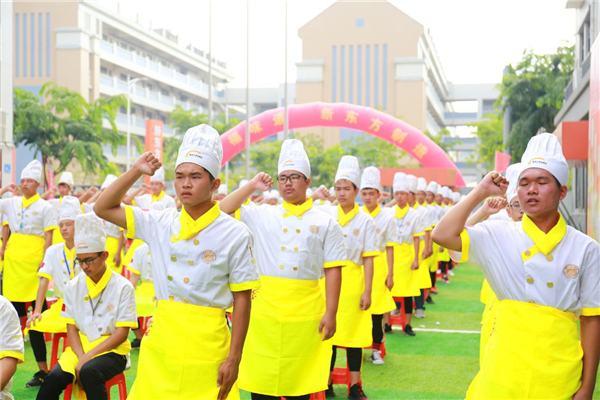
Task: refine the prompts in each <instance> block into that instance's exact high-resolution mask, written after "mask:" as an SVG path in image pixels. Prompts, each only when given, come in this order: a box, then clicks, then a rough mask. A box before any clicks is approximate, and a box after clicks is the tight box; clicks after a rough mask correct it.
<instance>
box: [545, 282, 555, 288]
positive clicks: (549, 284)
mask: <svg viewBox="0 0 600 400" xmlns="http://www.w3.org/2000/svg"><path fill="white" fill-rule="evenodd" d="M546 285H548V287H549V288H553V287H554V282H548V283H547V284H546Z"/></svg>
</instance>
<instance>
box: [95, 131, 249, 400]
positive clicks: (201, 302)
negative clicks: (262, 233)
mask: <svg viewBox="0 0 600 400" xmlns="http://www.w3.org/2000/svg"><path fill="white" fill-rule="evenodd" d="M222 159H223V147H222V144H221V138H220V137H219V134H218V132H217V131H216V130H215V129H214V128H212V127H210V126H208V125H198V126H194V127H192V128H190V129H188V130H187V132H186V133H185V136H184V138H183V142H182V144H181V146H180V147H179V151H178V155H177V160H176V162H175V191H176V193H177V197H178V198H179V200H180V202H181V204H182V205H183V208H182V210H181V212H180V213H179V212H177V210H176V209H173V208H167V209H165V210H163V211H154V210H146V211H145V210H142V209H140V208H138V207H131V206H126V207H123V206H121V199H122V198H123V196H124V195H125V193H127V191H128V190H129V189H130V188H131V187H132V186H133V185H134V184H135V182H136V181H137V180H138V179H139V178H141V177H142V176H143V175H150V176H151V175H152V174H154V173H155V172H156V170H157V169H159V168H160V167H161V163H160V161H159V160H158V159H157V158H156V157H155V156H154V155H153V154H152V153H151V152H146V153H144V154H143V155H142V156H140V157H139V158H138V160H137V161H136V162H135V164H134V165H133V167H132V168H131V169H129V170H128V171H127V172H125V173H124V174H123V175H121V177H120V178H119V179H117V180H116V181H115V182H114V183H113V184H112V185H110V186H109V187H108V188H107V189H106V190H105V191H104V193H102V195H101V196H100V198H99V199H98V201H97V202H96V204H95V206H94V210H95V211H96V213H97V214H98V215H99V216H100V217H101V218H104V219H106V220H108V221H110V222H112V223H114V224H117V225H118V226H120V227H122V228H126V229H127V235H128V237H135V238H138V239H141V240H143V241H144V242H145V243H147V244H148V247H149V248H150V249H151V253H150V260H151V262H152V276H153V278H154V288H155V290H156V297H157V299H158V306H157V308H156V310H155V312H154V316H153V319H152V326H151V327H150V328H149V329H148V330H147V331H146V332H147V334H146V337H144V341H143V342H144V343H143V344H144V345H143V346H141V348H140V358H139V363H138V372H137V378H136V381H135V383H134V384H133V388H132V390H131V393H130V394H129V399H134V400H135V399H142V400H146V399H156V398H161V399H197V398H202V399H215V398H218V399H219V400H224V399H230V400H231V399H239V391H238V389H237V387H236V385H235V381H236V380H237V373H238V366H239V362H240V359H241V355H242V348H243V345H244V338H245V336H246V331H247V328H248V322H249V317H250V295H251V291H252V289H256V288H257V287H258V286H259V285H260V282H259V278H258V274H257V272H256V264H255V258H254V256H253V253H252V252H253V250H252V247H253V238H252V234H251V233H250V232H249V231H248V229H247V228H246V227H245V226H244V225H243V224H240V223H239V222H237V221H235V220H234V219H232V218H230V217H229V216H227V215H226V214H224V213H223V212H222V211H221V209H220V208H219V203H217V202H214V201H213V200H212V193H213V192H214V191H215V190H217V189H218V187H219V185H220V183H221V181H220V180H219V178H218V176H219V173H220V169H221V161H222ZM224 238H226V239H227V240H224ZM232 304H234V310H233V329H232V332H231V334H230V332H229V328H228V326H227V322H226V319H225V309H227V308H229V307H230V306H231V305H232ZM198 338H202V340H198Z"/></svg>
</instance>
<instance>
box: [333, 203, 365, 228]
mask: <svg viewBox="0 0 600 400" xmlns="http://www.w3.org/2000/svg"><path fill="white" fill-rule="evenodd" d="M359 210H360V209H359V207H358V204H356V203H354V208H353V209H352V210H351V211H350V212H349V213H348V214H346V213H345V212H344V210H343V209H342V206H340V205H339V204H338V223H339V224H340V225H341V226H346V225H348V222H350V221H351V220H352V218H354V217H355V216H356V214H358V211H359Z"/></svg>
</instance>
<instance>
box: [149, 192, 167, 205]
mask: <svg viewBox="0 0 600 400" xmlns="http://www.w3.org/2000/svg"><path fill="white" fill-rule="evenodd" d="M165 194H166V193H165V191H164V190H163V191H162V192H160V194H159V195H158V196H155V195H152V202H153V203H154V202H156V201H159V200H160V199H162V198H163V197H165Z"/></svg>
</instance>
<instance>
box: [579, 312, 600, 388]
mask: <svg viewBox="0 0 600 400" xmlns="http://www.w3.org/2000/svg"><path fill="white" fill-rule="evenodd" d="M580 335H581V347H582V348H583V375H582V382H581V388H582V389H583V390H585V391H586V392H588V393H593V391H594V387H595V385H596V374H597V373H598V361H599V360H600V316H593V317H581V319H580Z"/></svg>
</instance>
